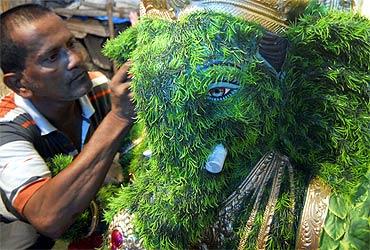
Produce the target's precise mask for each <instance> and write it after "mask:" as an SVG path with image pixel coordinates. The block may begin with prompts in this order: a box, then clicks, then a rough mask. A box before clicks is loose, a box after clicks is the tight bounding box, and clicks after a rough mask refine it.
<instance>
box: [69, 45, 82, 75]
mask: <svg viewBox="0 0 370 250" xmlns="http://www.w3.org/2000/svg"><path fill="white" fill-rule="evenodd" d="M68 58H69V62H68V70H71V69H73V68H75V67H77V66H80V65H81V63H82V61H83V58H82V53H81V52H80V51H79V50H69V51H68Z"/></svg>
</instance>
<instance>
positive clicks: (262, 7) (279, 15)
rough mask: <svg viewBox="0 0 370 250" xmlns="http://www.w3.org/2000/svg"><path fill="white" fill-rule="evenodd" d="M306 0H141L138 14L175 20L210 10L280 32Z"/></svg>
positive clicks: (299, 10) (298, 11)
mask: <svg viewBox="0 0 370 250" xmlns="http://www.w3.org/2000/svg"><path fill="white" fill-rule="evenodd" d="M307 3H308V0H142V2H141V14H144V15H154V16H160V17H164V18H171V19H176V18H178V17H179V16H182V15H187V14H189V13H192V12H194V11H197V10H213V11H218V12H224V13H228V14H231V15H234V16H239V17H242V18H244V19H246V20H249V21H255V22H257V23H259V24H261V25H262V26H264V27H265V28H266V29H268V30H270V31H273V32H277V33H279V32H281V31H283V30H284V29H285V28H286V27H287V26H288V21H289V20H290V19H291V18H293V17H295V16H297V15H298V14H299V13H300V12H302V11H303V9H304V8H305V7H306V5H307Z"/></svg>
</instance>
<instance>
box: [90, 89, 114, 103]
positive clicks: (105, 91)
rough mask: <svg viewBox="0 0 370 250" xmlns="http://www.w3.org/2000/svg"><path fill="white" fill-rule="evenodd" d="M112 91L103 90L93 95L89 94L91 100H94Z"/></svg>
mask: <svg viewBox="0 0 370 250" xmlns="http://www.w3.org/2000/svg"><path fill="white" fill-rule="evenodd" d="M111 92H112V91H111V90H110V89H106V90H102V91H100V92H98V93H96V94H95V95H93V96H89V99H90V101H94V100H96V99H98V98H100V97H102V96H106V95H109V94H110V93H111Z"/></svg>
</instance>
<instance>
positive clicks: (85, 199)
mask: <svg viewBox="0 0 370 250" xmlns="http://www.w3.org/2000/svg"><path fill="white" fill-rule="evenodd" d="M127 70H128V64H125V65H124V66H122V67H121V68H120V69H119V71H118V72H117V74H116V75H115V76H114V77H113V79H112V81H111V83H110V87H111V90H112V110H111V111H110V112H109V113H108V114H107V116H106V117H105V118H104V119H103V121H102V122H101V124H100V125H99V127H98V128H97V130H96V131H95V132H94V134H93V136H92V137H91V138H90V140H89V142H88V143H87V144H86V145H85V147H84V149H83V150H82V151H81V153H80V154H79V155H78V157H77V158H76V159H75V160H74V161H73V162H72V163H71V164H70V166H68V167H67V168H66V169H64V170H63V171H62V172H60V173H59V174H58V175H57V176H55V177H54V178H52V179H51V180H49V181H48V182H47V183H45V184H44V185H43V186H42V187H41V188H40V189H38V190H37V191H36V192H35V193H34V194H33V195H32V197H31V198H30V199H29V201H28V202H27V203H26V205H25V206H24V209H23V215H24V216H25V217H26V219H27V220H28V221H29V222H30V223H31V224H32V225H33V226H34V227H35V228H36V229H37V230H38V231H39V232H40V233H42V234H44V235H46V236H49V237H51V238H58V237H59V236H60V235H61V234H62V233H63V232H64V231H65V230H66V229H67V228H68V227H69V226H70V225H71V224H72V223H73V222H74V220H75V218H76V216H77V215H78V214H79V213H81V212H82V211H83V210H84V209H85V208H86V207H87V206H88V205H89V203H90V201H91V200H92V199H93V198H94V196H95V194H96V193H97V191H98V190H99V188H100V186H101V185H102V183H103V181H104V178H105V175H106V173H107V172H108V170H109V167H110V165H111V163H112V160H113V158H114V155H115V153H116V152H117V150H118V147H119V145H120V139H121V138H122V136H123V135H124V134H125V133H126V132H127V131H128V130H129V128H130V126H131V124H132V116H133V115H134V111H133V106H132V103H131V94H130V92H129V89H128V88H129V83H123V84H122V83H121V82H122V81H126V80H127Z"/></svg>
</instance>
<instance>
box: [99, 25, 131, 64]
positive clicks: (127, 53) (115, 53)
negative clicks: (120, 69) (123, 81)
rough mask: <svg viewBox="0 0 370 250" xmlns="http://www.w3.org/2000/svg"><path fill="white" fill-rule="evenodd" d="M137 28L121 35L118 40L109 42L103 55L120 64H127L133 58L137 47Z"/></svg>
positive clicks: (104, 48)
mask: <svg viewBox="0 0 370 250" xmlns="http://www.w3.org/2000/svg"><path fill="white" fill-rule="evenodd" d="M137 35H138V31H137V26H133V27H130V28H128V29H127V30H125V31H124V32H122V33H120V34H119V35H118V36H117V37H116V38H114V39H111V40H108V41H107V42H106V43H105V45H104V47H103V54H104V55H105V56H107V57H109V58H110V59H113V60H115V61H116V62H117V63H118V64H123V63H125V62H126V61H127V60H128V59H129V58H131V56H132V52H133V51H134V50H135V49H136V47H137V45H136V43H137Z"/></svg>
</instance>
